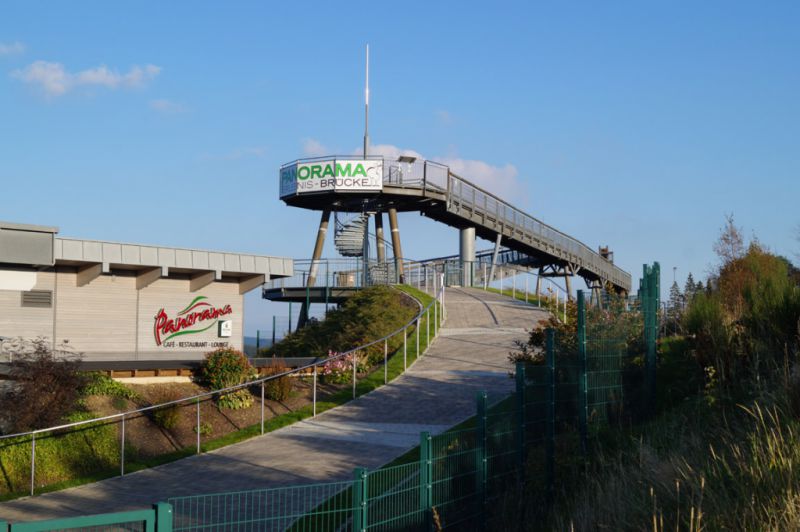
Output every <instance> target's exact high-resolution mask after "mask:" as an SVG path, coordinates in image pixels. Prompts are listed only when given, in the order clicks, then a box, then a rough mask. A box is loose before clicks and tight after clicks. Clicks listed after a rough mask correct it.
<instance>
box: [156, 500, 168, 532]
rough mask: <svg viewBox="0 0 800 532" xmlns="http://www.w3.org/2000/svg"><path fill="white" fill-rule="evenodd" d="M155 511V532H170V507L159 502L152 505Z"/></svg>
mask: <svg viewBox="0 0 800 532" xmlns="http://www.w3.org/2000/svg"><path fill="white" fill-rule="evenodd" d="M153 508H154V509H155V511H156V532H172V526H173V524H172V518H173V514H172V505H171V504H169V503H166V502H159V503H156V504H154V505H153Z"/></svg>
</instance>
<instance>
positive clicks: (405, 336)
mask: <svg viewBox="0 0 800 532" xmlns="http://www.w3.org/2000/svg"><path fill="white" fill-rule="evenodd" d="M407 340H408V327H404V328H403V371H405V370H406V369H408V349H407V348H406V344H407Z"/></svg>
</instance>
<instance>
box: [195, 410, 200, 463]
mask: <svg viewBox="0 0 800 532" xmlns="http://www.w3.org/2000/svg"><path fill="white" fill-rule="evenodd" d="M196 404H197V427H196V430H197V454H200V398H199V397H198V398H197V401H196Z"/></svg>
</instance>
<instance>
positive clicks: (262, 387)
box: [261, 381, 264, 434]
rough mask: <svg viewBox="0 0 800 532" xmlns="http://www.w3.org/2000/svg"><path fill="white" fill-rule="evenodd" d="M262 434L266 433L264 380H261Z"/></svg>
mask: <svg viewBox="0 0 800 532" xmlns="http://www.w3.org/2000/svg"><path fill="white" fill-rule="evenodd" d="M261 434H264V381H261Z"/></svg>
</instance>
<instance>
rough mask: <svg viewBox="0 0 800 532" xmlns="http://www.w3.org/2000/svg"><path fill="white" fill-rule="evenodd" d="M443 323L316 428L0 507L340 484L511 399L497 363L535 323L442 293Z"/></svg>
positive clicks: (65, 512) (504, 304)
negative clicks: (407, 361)
mask: <svg viewBox="0 0 800 532" xmlns="http://www.w3.org/2000/svg"><path fill="white" fill-rule="evenodd" d="M445 305H446V307H447V321H446V323H445V324H444V327H443V328H442V330H441V334H440V336H439V337H438V338H437V339H436V341H435V342H434V343H433V344H432V345H431V347H430V349H429V350H428V352H427V353H426V354H425V356H423V357H422V358H421V359H420V360H418V361H417V362H416V363H415V364H414V365H413V366H412V367H411V368H409V370H408V371H407V372H406V373H405V374H403V375H401V376H400V377H398V378H397V379H395V380H394V381H392V382H391V383H389V384H388V385H386V386H383V387H381V388H379V389H377V390H375V391H373V392H371V393H369V394H367V395H364V396H362V397H359V398H358V399H356V400H355V401H352V402H350V403H348V404H346V405H343V406H340V407H337V408H334V409H332V410H329V411H327V412H324V413H322V414H320V415H318V416H317V417H316V418H313V419H308V420H305V421H301V422H299V423H296V424H294V425H291V426H288V427H285V428H282V429H279V430H276V431H274V432H271V433H268V434H265V435H264V436H259V437H256V438H252V439H250V440H247V441H244V442H241V443H238V444H234V445H230V446H228V447H224V448H222V449H218V450H216V451H212V452H209V453H206V454H202V455H198V456H193V457H190V458H185V459H183V460H179V461H176V462H172V463H169V464H165V465H162V466H158V467H154V468H151V469H146V470H143V471H139V472H136V473H131V474H128V475H126V476H124V477H118V478H112V479H108V480H103V481H100V482H95V483H92V484H87V485H84V486H79V487H75V488H70V489H65V490H62V491H58V492H54V493H49V494H43V495H38V496H35V497H25V498H22V499H17V500H14V501H9V502H5V503H0V519H4V520H8V521H12V522H15V521H22V520H35V519H48V518H54V517H67V516H74V515H86V514H92V513H105V512H116V511H123V510H130V509H136V508H144V507H149V506H150V505H151V504H152V503H154V502H158V501H163V500H166V499H168V498H169V497H175V496H185V495H197V494H204V493H219V492H226V491H241V490H248V489H257V488H272V487H280V486H287V485H292V484H305V483H315V482H327V481H340V480H350V479H351V478H352V475H353V469H354V468H355V467H366V468H368V469H374V468H378V467H380V466H382V465H383V464H386V463H387V462H389V461H391V460H392V459H394V458H396V457H397V456H399V455H401V454H403V453H404V452H406V451H407V450H409V449H411V448H413V447H414V446H416V445H417V444H418V443H419V433H420V432H421V431H429V432H431V433H439V432H443V431H444V430H446V429H448V428H449V427H451V426H453V425H456V424H458V423H460V422H461V421H463V420H465V419H467V418H469V417H470V416H472V415H474V413H475V395H476V393H477V392H478V391H481V390H486V391H487V392H488V393H489V396H490V400H491V399H492V398H495V399H496V398H500V397H502V396H504V395H506V394H508V393H510V392H511V391H512V390H513V381H512V380H511V379H510V378H509V376H508V372H509V370H510V369H511V365H510V364H509V362H508V359H507V356H508V353H509V351H511V350H512V349H514V343H513V342H514V340H524V339H526V338H527V334H526V332H525V329H530V328H531V327H532V326H533V325H534V324H535V323H536V322H537V321H538V320H540V319H543V318H544V317H545V313H544V312H543V311H541V310H539V309H537V308H535V307H533V306H530V305H527V304H525V303H522V302H518V301H514V300H512V299H510V298H508V297H503V296H500V295H497V294H493V293H489V292H483V291H481V290H476V289H460V288H449V289H447V293H446V296H445Z"/></svg>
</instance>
